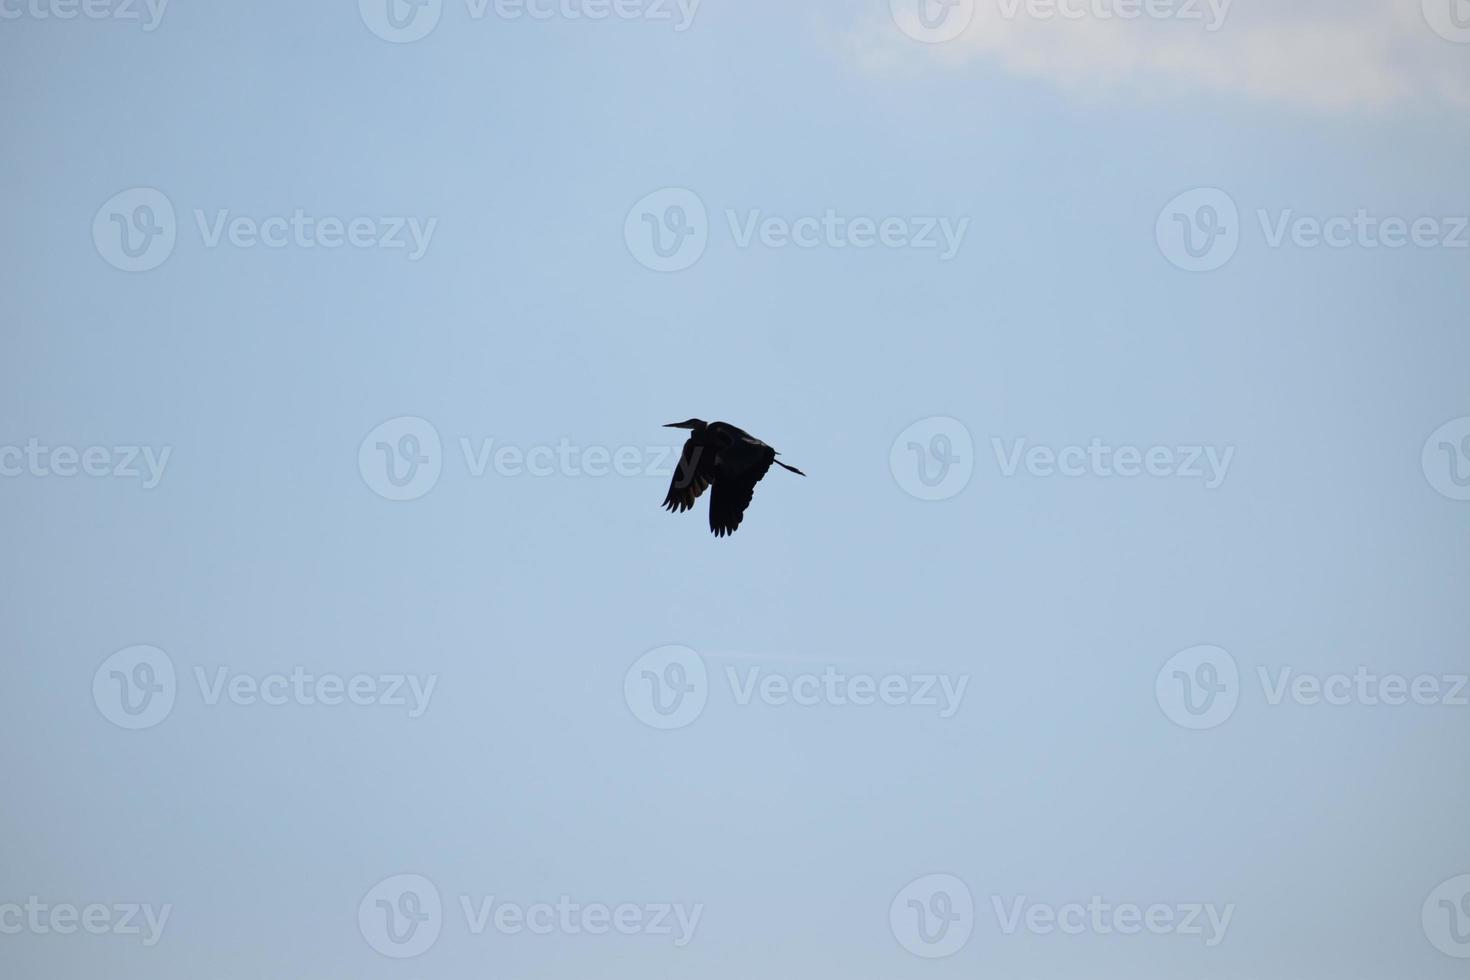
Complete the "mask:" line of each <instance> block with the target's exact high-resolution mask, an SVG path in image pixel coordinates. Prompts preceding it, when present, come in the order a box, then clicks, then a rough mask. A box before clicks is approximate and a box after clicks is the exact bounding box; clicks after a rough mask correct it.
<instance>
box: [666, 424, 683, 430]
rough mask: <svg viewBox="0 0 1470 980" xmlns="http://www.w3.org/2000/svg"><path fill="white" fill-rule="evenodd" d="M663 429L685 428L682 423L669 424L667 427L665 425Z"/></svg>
mask: <svg viewBox="0 0 1470 980" xmlns="http://www.w3.org/2000/svg"><path fill="white" fill-rule="evenodd" d="M664 428H665V429H683V428H685V425H684V423H683V422H670V423H668V424H667V425H665V426H664Z"/></svg>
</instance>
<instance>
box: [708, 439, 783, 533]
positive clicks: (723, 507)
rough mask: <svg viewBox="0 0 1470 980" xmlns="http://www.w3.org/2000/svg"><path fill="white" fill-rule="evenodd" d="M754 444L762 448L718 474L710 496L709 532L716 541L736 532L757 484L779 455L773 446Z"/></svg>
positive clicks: (723, 466)
mask: <svg viewBox="0 0 1470 980" xmlns="http://www.w3.org/2000/svg"><path fill="white" fill-rule="evenodd" d="M751 442H754V443H755V445H756V446H758V447H759V449H754V450H753V451H752V453H751V455H750V456H749V457H748V458H745V459H741V460H739V461H738V463H735V464H734V465H722V466H721V467H720V470H719V472H718V474H717V475H716V479H715V489H714V492H713V493H711V494H710V497H709V529H710V530H711V531H713V532H714V533H715V537H717V538H723V537H724V536H725V535H727V534H734V533H735V529H736V528H737V527H739V526H740V521H741V519H742V518H743V517H745V508H747V507H749V506H750V498H751V497H753V496H755V485H756V484H757V483H759V482H761V477H763V476H765V475H766V472H767V471H768V470H769V469H770V468H771V463H772V462H774V461H775V459H776V452H775V450H773V449H772V448H771V447H770V446H767V445H766V444H765V443H763V442H759V441H758V440H754V439H752V440H751Z"/></svg>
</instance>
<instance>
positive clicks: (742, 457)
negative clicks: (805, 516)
mask: <svg viewBox="0 0 1470 980" xmlns="http://www.w3.org/2000/svg"><path fill="white" fill-rule="evenodd" d="M665 428H668V429H688V430H689V438H688V440H687V441H686V442H685V443H684V450H683V451H682V452H681V453H680V454H679V466H678V468H677V469H676V470H675V471H674V479H673V481H672V482H670V483H669V492H668V495H667V496H665V497H664V507H665V508H666V509H668V510H670V511H673V512H675V513H682V512H683V511H686V510H689V509H690V508H692V507H693V506H694V501H696V500H698V499H699V495H700V494H702V493H704V491H705V489H706V488H709V487H713V488H714V489H713V490H712V491H711V493H710V500H709V529H710V530H711V531H713V532H714V534H715V537H717V538H723V537H724V536H725V535H727V534H734V533H735V529H736V528H738V527H739V526H740V521H741V518H743V517H744V516H745V508H747V507H749V506H750V498H751V497H752V496H754V494H755V485H756V484H757V483H759V482H760V481H761V477H763V476H765V475H766V471H767V470H769V469H770V468H771V464H772V463H775V464H776V465H777V466H779V467H781V468H782V469H787V470H790V471H791V472H793V473H795V474H797V475H798V476H806V474H805V473H803V472H801V470H799V469H797V468H796V467H794V466H787V465H786V464H785V463H783V462H781V461H780V460H779V459H777V458H776V456H777V453H776V450H774V449H772V448H771V447H770V446H767V445H766V444H765V443H763V442H761V441H760V440H759V439H757V438H756V437H755V436H753V435H751V434H750V433H749V432H746V431H745V430H744V429H738V428H736V427H735V426H733V425H730V424H729V423H728V422H705V421H703V420H702V419H689V420H688V421H687V422H671V423H669V424H668V425H667V426H665Z"/></svg>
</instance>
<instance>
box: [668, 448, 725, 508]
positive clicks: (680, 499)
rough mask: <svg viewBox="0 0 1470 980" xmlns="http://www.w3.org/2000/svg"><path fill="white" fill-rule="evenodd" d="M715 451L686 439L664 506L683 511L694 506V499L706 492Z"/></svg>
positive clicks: (711, 473)
mask: <svg viewBox="0 0 1470 980" xmlns="http://www.w3.org/2000/svg"><path fill="white" fill-rule="evenodd" d="M714 455H715V454H714V453H713V452H712V451H709V450H707V448H706V447H704V446H696V445H695V444H694V440H693V439H689V440H686V441H685V443H684V449H683V450H682V451H681V452H680V453H679V465H678V466H677V467H676V468H675V470H674V478H673V479H672V480H670V481H669V492H668V494H667V495H666V496H665V497H664V508H665V509H666V510H671V511H674V512H675V513H682V512H683V511H686V510H688V509H690V508H691V507H693V506H694V501H696V500H698V499H699V495H700V494H702V493H704V491H705V488H706V487H708V486H709V484H710V477H711V476H712V475H713V472H714Z"/></svg>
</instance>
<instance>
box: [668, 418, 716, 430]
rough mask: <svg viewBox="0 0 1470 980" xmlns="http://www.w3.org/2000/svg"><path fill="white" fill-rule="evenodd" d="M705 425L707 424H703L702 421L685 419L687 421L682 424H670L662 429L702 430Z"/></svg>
mask: <svg viewBox="0 0 1470 980" xmlns="http://www.w3.org/2000/svg"><path fill="white" fill-rule="evenodd" d="M706 425H708V423H707V422H705V421H704V419H687V420H685V421H683V422H670V423H669V424H668V425H665V426H664V428H665V429H702V428H704V427H705V426H706Z"/></svg>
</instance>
